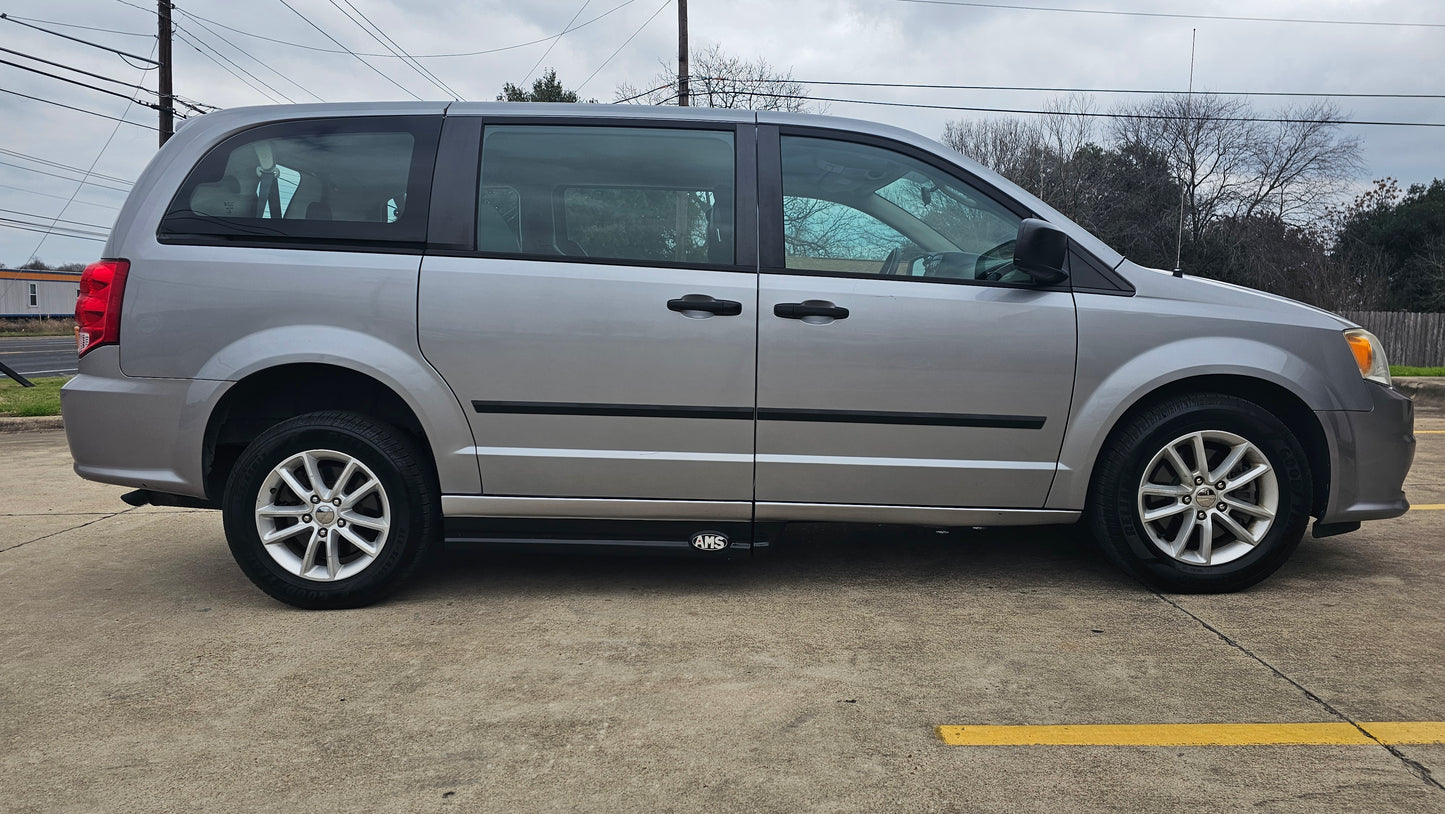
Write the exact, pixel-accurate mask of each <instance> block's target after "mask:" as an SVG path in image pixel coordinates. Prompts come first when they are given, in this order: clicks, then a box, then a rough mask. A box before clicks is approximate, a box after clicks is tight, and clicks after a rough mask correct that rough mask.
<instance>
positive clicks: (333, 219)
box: [157, 116, 441, 250]
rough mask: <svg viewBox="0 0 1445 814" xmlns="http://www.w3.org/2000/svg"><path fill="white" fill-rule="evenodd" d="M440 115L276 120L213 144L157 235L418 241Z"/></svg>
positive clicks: (255, 241) (174, 238)
mask: <svg viewBox="0 0 1445 814" xmlns="http://www.w3.org/2000/svg"><path fill="white" fill-rule="evenodd" d="M440 130H441V119H440V117H433V116H391V117H368V118H352V119H311V120H295V121H286V122H277V123H275V124H267V125H262V126H259V127H254V128H251V129H249V130H245V131H243V132H241V133H238V134H236V135H233V136H231V137H229V138H227V139H226V140H225V141H222V142H221V143H220V144H218V145H216V146H215V147H213V148H212V149H211V150H210V151H209V152H207V153H206V155H205V156H204V157H203V158H202V159H201V160H200V162H198V163H197V164H196V166H195V168H194V169H192V170H191V172H190V174H189V175H188V176H187V177H186V180H185V182H184V183H182V184H181V186H180V189H179V190H177V192H176V195H175V197H174V198H173V199H172V200H171V203H170V206H169V207H167V209H166V214H165V216H164V217H163V218H162V220H161V224H160V228H159V230H158V234H157V237H158V239H160V240H161V242H172V243H202V244H224V245H236V244H251V245H263V246H264V245H277V246H293V247H294V246H298V245H304V244H306V243H316V244H321V245H339V246H354V247H378V248H399V247H410V248H415V249H418V250H419V249H421V248H422V247H423V246H424V245H425V242H426V224H427V205H428V202H429V200H430V197H431V196H430V192H431V190H430V187H431V176H432V169H433V165H434V163H435V161H436V144H437V138H438V135H439V133H440Z"/></svg>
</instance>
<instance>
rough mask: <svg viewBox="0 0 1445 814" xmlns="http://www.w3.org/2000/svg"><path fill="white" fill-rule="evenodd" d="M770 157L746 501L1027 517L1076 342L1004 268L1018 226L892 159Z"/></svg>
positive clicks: (952, 179)
mask: <svg viewBox="0 0 1445 814" xmlns="http://www.w3.org/2000/svg"><path fill="white" fill-rule="evenodd" d="M768 152H769V151H768V149H767V145H766V144H764V145H763V147H762V149H761V150H760V153H761V154H768ZM771 154H772V155H774V156H778V155H779V154H780V159H779V158H774V159H772V160H771V161H765V162H760V172H762V173H763V174H765V175H766V174H767V173H770V172H772V173H777V172H778V171H779V166H780V168H781V201H778V200H777V199H776V196H775V197H774V198H773V200H771V201H769V200H768V199H767V198H763V199H762V200H761V204H762V210H761V211H762V213H763V215H762V217H763V222H762V224H761V225H762V228H763V229H764V230H765V233H767V232H768V230H771V234H772V235H773V238H772V239H771V240H770V241H765V242H764V247H765V248H764V254H763V257H762V262H763V272H764V273H763V274H762V276H761V277H760V283H759V312H760V313H759V325H758V343H759V344H758V419H759V420H758V438H757V484H756V496H757V500H758V501H759V502H763V503H841V504H887V505H897V506H947V507H988V508H1039V507H1042V506H1043V504H1044V500H1045V498H1046V496H1047V494H1048V490H1049V485H1050V483H1051V482H1052V479H1053V476H1054V472H1055V468H1056V466H1057V463H1058V456H1059V446H1060V442H1061V439H1062V437H1063V432H1064V424H1065V421H1066V419H1067V416H1068V410H1069V400H1070V396H1071V393H1072V387H1073V377H1074V354H1075V336H1076V335H1075V325H1074V303H1073V297H1072V295H1071V293H1070V292H1069V291H1068V290H1067V289H1066V288H1065V289H1048V290H1044V289H1040V288H1038V287H1036V286H1034V285H1032V284H1030V283H1029V281H1028V278H1027V277H1026V276H1025V275H1023V274H1022V273H1020V272H1018V271H1016V270H1015V269H1014V268H1013V266H1012V263H1011V260H1012V257H1013V249H1012V243H1011V241H1012V240H1013V239H1014V236H1015V234H1016V232H1017V229H1018V225H1019V222H1020V220H1021V219H1022V216H1023V214H1024V213H1021V212H1020V211H1017V210H1016V209H1015V208H1014V207H1015V206H1016V205H1014V204H1008V203H1004V202H1000V201H999V200H996V199H995V198H993V197H990V195H989V194H986V193H985V192H983V191H981V190H980V188H978V187H977V186H975V185H972V184H970V183H968V182H965V181H963V180H960V178H959V177H957V176H956V174H955V173H952V172H948V171H945V170H943V169H940V167H939V163H938V162H935V161H925V160H923V157H922V156H919V155H917V154H914V153H907V152H904V151H903V148H898V149H892V148H889V147H885V146H880V145H879V144H877V143H859V142H854V141H847V140H842V139H841V138H835V137H831V136H829V135H827V134H824V133H820V132H819V131H800V132H798V133H797V134H793V135H790V134H788V133H787V132H786V131H785V132H784V134H783V135H782V137H781V139H780V145H779V150H778V151H776V152H772V153H771ZM770 163H771V164H772V166H771V167H770V166H768V165H769V164H770ZM775 177H776V176H775ZM763 188H764V189H769V188H771V189H773V190H776V189H777V184H776V182H774V183H773V184H771V185H769V184H768V183H766V181H765V183H764V184H763ZM769 244H771V245H772V246H773V247H775V250H774V251H772V252H769V250H768V248H767V247H768V246H769ZM770 253H771V254H772V255H773V256H772V257H770V256H769V254H770Z"/></svg>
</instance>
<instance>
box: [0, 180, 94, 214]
mask: <svg viewBox="0 0 1445 814" xmlns="http://www.w3.org/2000/svg"><path fill="white" fill-rule="evenodd" d="M0 189H13V190H15V191H16V192H28V193H30V194H31V195H39V196H41V197H43V198H54V199H56V200H57V201H63V200H66V197H65V196H64V195H55V194H52V193H49V192H41V191H40V190H38V189H27V188H26V187H17V186H12V185H10V184H0ZM76 203H78V204H84V205H85V206H98V207H100V208H101V209H113V210H115V211H117V212H118V211H120V207H118V206H111V205H110V204H103V203H96V202H95V201H79V200H78V201H76Z"/></svg>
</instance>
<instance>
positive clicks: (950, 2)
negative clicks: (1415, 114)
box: [896, 0, 1445, 28]
mask: <svg viewBox="0 0 1445 814" xmlns="http://www.w3.org/2000/svg"><path fill="white" fill-rule="evenodd" d="M896 2H899V3H917V4H919V5H928V6H968V7H970V8H992V9H1007V10H1009V11H1056V12H1061V13H1064V14H1107V15H1112V16H1116V17H1168V18H1173V19H1179V20H1221V21H1227V22H1246V23H1309V24H1311V25H1373V26H1389V27H1393V28H1445V23H1407V22H1385V21H1381V20H1319V19H1305V18H1301V17H1241V16H1236V15H1230V14H1183V13H1177V12H1165V11H1115V10H1113V9H1094V8H1058V7H1056V6H1013V5H1005V4H1003V3H971V2H963V0H896Z"/></svg>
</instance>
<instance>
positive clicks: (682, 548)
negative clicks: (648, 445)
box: [445, 517, 772, 559]
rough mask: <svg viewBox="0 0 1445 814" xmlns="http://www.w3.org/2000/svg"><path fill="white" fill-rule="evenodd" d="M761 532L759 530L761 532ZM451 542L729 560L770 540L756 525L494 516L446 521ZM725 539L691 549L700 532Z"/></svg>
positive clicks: (549, 549)
mask: <svg viewBox="0 0 1445 814" xmlns="http://www.w3.org/2000/svg"><path fill="white" fill-rule="evenodd" d="M761 528H762V527H760V529H761ZM445 529H446V531H445V535H446V541H447V542H449V543H468V544H478V545H485V546H487V547H488V548H495V549H504V550H529V551H566V552H575V553H581V552H595V553H604V552H606V553H630V554H642V555H660V556H683V557H709V558H722V559H728V558H732V557H738V556H748V555H750V554H752V553H754V552H757V551H760V550H762V549H765V548H766V547H767V546H768V544H769V539H771V536H772V535H767V536H766V537H765V536H763V535H760V534H758V533H757V530H755V529H754V526H753V524H752V523H747V522H723V523H719V522H711V521H707V520H687V521H679V520H575V519H556V518H539V519H519V518H493V517H448V518H445ZM708 532H711V533H715V534H722V535H726V537H727V542H728V545H727V548H725V549H721V550H717V551H703V550H699V549H698V548H695V547H694V546H693V542H692V540H693V536H694V535H696V534H700V533H708Z"/></svg>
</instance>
